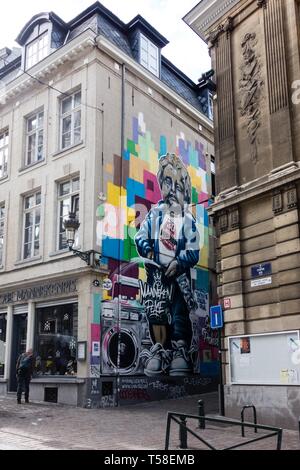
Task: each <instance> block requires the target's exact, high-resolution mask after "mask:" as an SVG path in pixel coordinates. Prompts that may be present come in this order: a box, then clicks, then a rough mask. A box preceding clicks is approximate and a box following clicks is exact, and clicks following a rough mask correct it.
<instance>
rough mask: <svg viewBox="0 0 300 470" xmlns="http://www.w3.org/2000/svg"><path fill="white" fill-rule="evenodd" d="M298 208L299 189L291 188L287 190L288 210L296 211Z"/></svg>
mask: <svg viewBox="0 0 300 470" xmlns="http://www.w3.org/2000/svg"><path fill="white" fill-rule="evenodd" d="M297 206H298V198H297V189H296V187H295V186H294V187H290V188H288V189H287V207H288V209H294V208H295V207H297Z"/></svg>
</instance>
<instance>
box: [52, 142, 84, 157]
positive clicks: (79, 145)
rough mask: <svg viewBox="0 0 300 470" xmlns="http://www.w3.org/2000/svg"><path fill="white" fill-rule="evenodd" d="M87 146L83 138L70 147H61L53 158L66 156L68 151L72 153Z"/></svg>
mask: <svg viewBox="0 0 300 470" xmlns="http://www.w3.org/2000/svg"><path fill="white" fill-rule="evenodd" d="M84 147H85V144H84V142H83V140H81V141H80V142H78V143H77V144H73V145H70V147H67V148H65V149H61V150H58V151H57V152H55V153H53V154H52V158H53V159H56V158H59V157H64V156H65V155H67V154H68V153H72V152H74V151H75V150H81V149H82V148H84Z"/></svg>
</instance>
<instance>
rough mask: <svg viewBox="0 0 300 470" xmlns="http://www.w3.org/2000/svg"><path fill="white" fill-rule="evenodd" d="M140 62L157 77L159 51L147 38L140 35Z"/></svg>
mask: <svg viewBox="0 0 300 470" xmlns="http://www.w3.org/2000/svg"><path fill="white" fill-rule="evenodd" d="M140 63H141V65H142V66H143V67H145V68H146V69H148V70H149V71H150V72H151V73H153V74H154V75H156V76H157V77H159V51H158V47H157V46H155V44H153V43H152V42H151V41H149V39H147V38H146V37H145V36H144V35H143V34H141V35H140Z"/></svg>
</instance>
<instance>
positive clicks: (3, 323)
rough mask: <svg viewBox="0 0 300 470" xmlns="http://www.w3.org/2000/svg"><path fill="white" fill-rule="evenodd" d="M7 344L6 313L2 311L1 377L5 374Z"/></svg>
mask: <svg viewBox="0 0 300 470" xmlns="http://www.w3.org/2000/svg"><path fill="white" fill-rule="evenodd" d="M5 346H6V313H0V377H3V376H4V368H5Z"/></svg>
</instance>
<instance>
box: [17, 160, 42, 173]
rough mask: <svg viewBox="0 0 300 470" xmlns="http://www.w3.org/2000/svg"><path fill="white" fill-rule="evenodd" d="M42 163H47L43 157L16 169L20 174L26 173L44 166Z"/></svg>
mask: <svg viewBox="0 0 300 470" xmlns="http://www.w3.org/2000/svg"><path fill="white" fill-rule="evenodd" d="M44 165H47V161H46V159H45V158H44V160H40V161H39V162H35V163H32V164H31V165H26V166H22V167H21V168H19V170H18V171H19V173H20V174H24V173H28V172H29V171H32V170H34V169H35V168H40V167H41V166H44Z"/></svg>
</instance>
